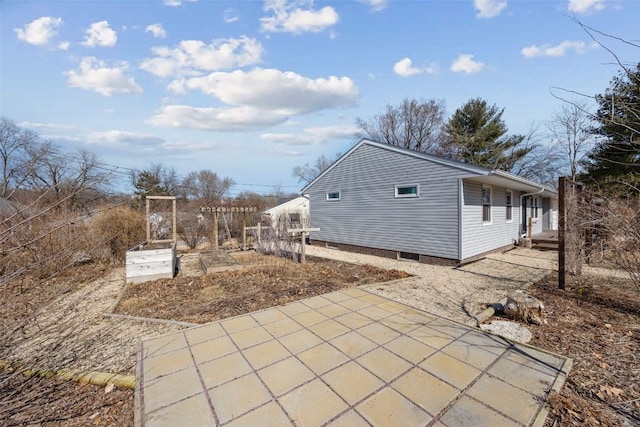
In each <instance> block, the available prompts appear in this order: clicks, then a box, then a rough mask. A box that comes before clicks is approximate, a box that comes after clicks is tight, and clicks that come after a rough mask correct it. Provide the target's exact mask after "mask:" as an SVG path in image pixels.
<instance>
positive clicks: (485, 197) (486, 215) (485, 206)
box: [482, 185, 491, 224]
mask: <svg viewBox="0 0 640 427" xmlns="http://www.w3.org/2000/svg"><path fill="white" fill-rule="evenodd" d="M482 223H483V224H491V187H488V186H486V185H483V186H482Z"/></svg>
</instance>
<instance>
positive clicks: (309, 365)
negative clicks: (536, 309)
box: [135, 288, 571, 426]
mask: <svg viewBox="0 0 640 427" xmlns="http://www.w3.org/2000/svg"><path fill="white" fill-rule="evenodd" d="M570 367H571V360H568V359H565V358H563V357H561V356H558V355H554V354H550V353H547V352H544V351H542V350H538V349H535V348H532V347H529V346H526V345H520V344H514V343H511V342H509V341H506V340H504V339H502V338H500V337H497V336H493V335H489V334H486V333H484V332H482V331H479V330H477V329H473V328H470V327H467V326H465V325H463V324H460V323H456V322H453V321H449V320H446V319H443V318H439V317H436V316H434V315H431V314H429V313H426V312H423V311H420V310H417V309H415V308H411V307H409V306H406V305H403V304H399V303H397V302H393V301H390V300H388V299H385V298H383V297H380V296H377V295H374V294H372V293H370V292H367V291H365V290H362V289H357V288H351V289H347V290H342V291H337V292H333V293H330V294H325V295H322V296H317V297H313V298H310V299H306V300H302V301H298V302H295V303H291V304H288V305H285V306H280V307H273V308H270V309H267V310H263V311H259V312H254V313H250V314H247V315H243V316H238V317H234V318H229V319H225V320H222V321H219V322H214V323H210V324H207V325H203V326H198V327H194V328H191V329H187V330H184V331H180V332H177V333H173V334H169V335H164V336H161V337H157V338H154V339H151V340H148V341H144V342H142V344H141V349H140V352H139V355H138V365H137V370H138V372H137V387H136V420H135V421H136V425H137V426H143V425H144V426H173V425H189V426H198V425H202V426H214V425H217V426H243V425H245V426H253V425H261V426H267V425H273V426H284V425H292V426H316V425H331V426H338V425H348V426H358V425H363V426H367V425H374V426H375V425H380V426H382V425H400V424H402V425H411V426H413V425H415V426H427V425H438V426H443V425H445V426H446V425H449V426H456V425H469V424H473V425H514V426H529V425H542V424H543V422H544V418H545V416H546V412H545V409H544V405H543V404H544V401H545V399H546V396H547V393H548V392H549V390H551V389H556V390H557V389H559V388H560V387H561V386H562V384H563V382H564V380H565V378H566V375H567V374H568V371H569V369H570Z"/></svg>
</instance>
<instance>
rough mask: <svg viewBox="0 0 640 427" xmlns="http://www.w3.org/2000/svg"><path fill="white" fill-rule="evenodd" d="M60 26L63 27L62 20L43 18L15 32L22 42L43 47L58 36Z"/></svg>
mask: <svg viewBox="0 0 640 427" xmlns="http://www.w3.org/2000/svg"><path fill="white" fill-rule="evenodd" d="M60 25H62V18H54V17H52V16H43V17H41V18H38V19H36V20H34V21H31V22H30V23H28V24H26V25H24V26H23V27H22V28H16V29H14V30H13V31H15V33H16V34H17V36H18V38H19V39H20V40H23V41H25V42H27V43H29V44H33V45H36V46H41V45H43V44H46V43H47V42H48V41H49V40H51V39H52V38H53V37H55V36H56V34H58V27H59V26H60Z"/></svg>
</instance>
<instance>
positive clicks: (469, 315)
mask: <svg viewBox="0 0 640 427" xmlns="http://www.w3.org/2000/svg"><path fill="white" fill-rule="evenodd" d="M307 254H309V255H313V256H319V257H325V258H331V259H335V260H340V261H345V262H352V263H359V264H370V265H373V266H376V267H380V268H395V269H398V270H404V271H406V272H407V273H410V274H412V275H414V276H416V277H414V278H411V279H405V280H402V281H399V282H396V283H393V284H389V285H368V286H365V288H366V289H368V290H370V291H371V292H374V293H376V294H378V295H381V296H384V297H387V298H389V299H392V300H394V301H398V302H401V303H403V304H407V305H411V306H414V307H417V308H420V309H422V310H425V311H428V312H431V313H433V314H437V315H439V316H443V317H447V318H449V319H453V320H457V321H459V322H467V321H469V320H472V319H473V316H475V315H477V314H478V313H480V312H481V311H482V310H484V309H485V308H486V306H487V304H492V303H496V302H498V301H500V300H501V299H503V298H504V297H505V296H506V295H507V293H509V292H510V291H512V290H515V289H523V288H526V287H527V286H529V285H530V284H531V283H533V282H536V281H538V280H540V279H541V278H542V277H544V276H545V275H546V274H548V273H550V272H551V270H553V269H557V253H556V252H541V251H537V250H532V249H525V248H515V249H513V250H511V251H509V252H505V253H497V254H491V255H489V256H488V257H487V258H485V259H482V260H479V261H476V262H473V263H471V264H467V265H465V266H462V267H459V268H452V267H443V266H437V265H429V264H420V263H417V262H412V261H398V260H393V259H390V258H381V257H376V256H371V255H363V254H356V253H351V252H344V251H338V250H334V249H326V248H321V247H318V246H308V247H307Z"/></svg>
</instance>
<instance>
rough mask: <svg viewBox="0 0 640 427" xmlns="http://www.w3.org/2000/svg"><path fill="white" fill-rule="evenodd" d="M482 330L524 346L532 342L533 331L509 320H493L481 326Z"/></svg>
mask: <svg viewBox="0 0 640 427" xmlns="http://www.w3.org/2000/svg"><path fill="white" fill-rule="evenodd" d="M480 329H482V330H483V331H488V332H491V333H493V334H496V335H500V336H501V337H504V338H507V339H509V340H511V341H517V342H519V343H522V344H526V343H528V342H529V341H531V331H530V330H529V329H527V328H525V327H524V326H522V325H520V324H518V323H515V322H509V321H507V320H493V321H491V322H490V323H486V324H481V325H480Z"/></svg>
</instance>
